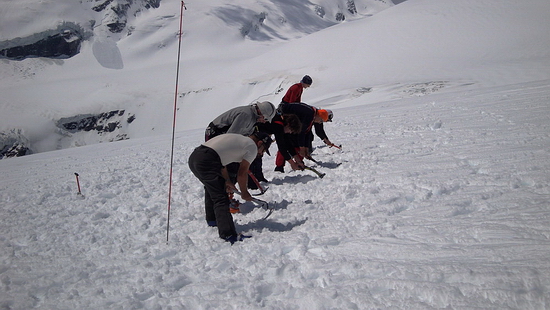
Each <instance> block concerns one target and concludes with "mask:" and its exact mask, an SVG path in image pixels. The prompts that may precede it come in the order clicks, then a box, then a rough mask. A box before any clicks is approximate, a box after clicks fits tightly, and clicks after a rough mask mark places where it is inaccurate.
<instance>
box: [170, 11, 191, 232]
mask: <svg viewBox="0 0 550 310" xmlns="http://www.w3.org/2000/svg"><path fill="white" fill-rule="evenodd" d="M184 9H186V10H187V8H186V7H185V3H184V2H183V1H182V2H181V9H180V10H181V11H180V30H179V33H178V36H179V40H178V63H177V69H176V91H175V94H174V119H173V120H172V148H171V151H170V181H169V182H168V183H169V185H168V222H167V223H166V243H168V238H169V236H170V207H171V203H172V176H173V167H174V140H175V135H176V114H177V110H178V108H177V104H178V84H179V75H180V54H181V37H182V34H183V32H182V28H183V10H184Z"/></svg>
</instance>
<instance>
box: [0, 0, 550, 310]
mask: <svg viewBox="0 0 550 310" xmlns="http://www.w3.org/2000/svg"><path fill="white" fill-rule="evenodd" d="M357 2H358V1H357ZM17 3H23V4H27V5H28V4H29V3H30V2H27V1H21V2H13V1H12V2H9V4H10V5H16V4H17ZM41 3H46V2H44V1H43V2H41ZM48 3H49V4H52V3H53V2H48ZM56 3H57V2H56ZM243 3H244V4H243V5H251V6H252V7H251V8H252V9H251V10H252V11H254V13H257V12H258V11H260V9H258V6H270V5H274V4H275V3H288V4H292V3H294V2H291V1H279V2H275V1H271V2H269V3H271V4H269V3H268V2H263V1H262V2H258V1H246V2H243ZM358 3H359V2H358ZM365 3H366V2H365ZM52 5H53V4H52ZM66 5H67V4H64V5H63V6H62V7H66ZM179 6H180V3H179V2H178V1H166V2H162V5H161V7H160V8H159V9H157V10H152V11H148V12H146V13H143V14H142V15H139V16H138V17H137V18H136V24H135V26H136V27H135V29H134V30H133V31H134V32H133V34H132V35H130V36H126V37H121V38H110V39H109V38H107V37H101V36H96V37H95V38H94V41H93V42H89V43H88V45H86V46H83V49H82V52H81V54H79V56H78V57H75V58H73V59H70V60H45V59H27V60H24V61H21V62H10V61H6V60H1V61H0V72H1V75H0V80H1V82H0V90H1V92H2V99H0V100H1V101H0V120H1V125H0V126H2V127H3V128H11V127H15V126H16V125H18V124H25V126H26V127H25V128H24V130H23V131H24V132H25V133H26V134H28V136H29V137H30V139H31V140H32V143H33V145H34V146H35V147H36V148H37V150H42V151H46V150H52V149H55V148H56V146H57V145H59V142H60V141H59V139H60V137H59V133H58V132H57V129H56V128H54V126H53V125H52V123H53V120H56V119H59V118H61V117H70V116H72V115H75V114H79V113H82V114H86V113H98V112H104V111H106V110H109V109H121V108H124V109H126V110H128V111H131V112H132V113H135V114H136V121H135V122H134V123H132V125H131V126H134V127H132V128H128V130H129V133H130V135H131V136H132V139H130V140H127V141H120V142H115V143H102V144H95V145H87V146H82V147H78V148H68V149H63V150H56V151H51V152H44V153H40V154H34V155H30V156H25V157H21V158H12V159H5V160H1V161H0V174H1V175H2V178H0V218H1V219H2V225H0V307H2V308H5V309H31V308H40V309H170V308H171V309H260V308H266V309H440V308H450V309H472V308H474V309H475V308H481V309H547V308H549V307H550V306H549V305H550V299H549V297H548V296H550V293H549V290H550V259H549V257H550V241H549V240H550V211H549V207H550V173H549V172H550V154H549V152H550V151H549V150H550V130H549V129H550V128H549V126H550V122H549V118H550V107H549V106H548V98H549V97H550V68H549V65H550V57H549V51H550V48H549V47H550V39H549V37H548V36H547V34H546V32H547V29H548V28H549V27H548V26H549V25H548V24H549V23H550V18H548V17H549V16H548V15H550V4H549V3H548V2H547V1H542V0H528V1H522V2H521V3H518V2H517V1H511V0H504V1H502V0H501V1H490V0H483V1H479V0H477V1H473V0H464V1H460V2H459V3H457V2H456V1H450V0H440V1H426V0H408V1H405V2H403V3H401V4H399V5H396V6H391V7H390V8H388V9H385V10H383V11H381V12H379V13H377V14H375V15H374V16H370V17H366V16H368V15H369V14H370V13H369V12H367V11H364V12H363V13H362V14H363V15H362V16H357V18H356V19H353V20H351V19H350V20H348V21H346V22H344V23H340V24H337V25H334V26H331V27H329V28H326V29H324V30H319V31H317V30H318V29H317V30H316V31H312V32H299V31H296V29H290V28H285V27H284V26H281V25H279V26H278V28H277V31H273V32H269V31H268V29H274V25H273V24H272V23H274V21H273V20H270V19H269V15H268V18H267V19H266V21H265V25H266V28H265V29H264V28H260V33H256V35H257V36H258V37H263V36H264V35H268V34H270V35H272V37H270V38H269V39H266V40H259V39H257V40H252V39H251V38H250V37H246V38H243V37H242V36H241V34H240V32H239V31H238V29H239V28H238V27H236V26H231V27H228V24H226V22H225V21H224V20H223V19H221V18H220V16H221V15H219V14H218V15H216V14H215V13H216V12H217V13H219V12H220V11H219V10H220V9H223V10H225V11H224V12H226V13H227V12H234V11H233V10H231V6H227V5H219V3H217V2H216V1H214V0H211V1H206V0H205V1H200V2H199V1H197V2H196V3H188V4H187V8H188V9H187V10H186V11H185V13H184V16H185V19H184V35H183V39H184V40H183V51H182V66H181V70H182V71H181V81H180V82H181V84H180V92H181V94H180V96H179V97H178V98H179V99H178V107H179V111H178V123H177V129H178V130H177V133H176V149H175V155H176V156H175V162H174V183H173V184H174V192H173V197H172V207H171V213H170V226H169V228H170V235H169V237H170V238H169V242H168V243H167V242H166V237H167V234H166V228H167V204H168V197H167V195H168V193H167V192H168V172H169V164H170V163H169V161H170V145H171V141H170V135H169V132H170V131H171V128H172V124H171V119H172V115H171V112H172V109H173V97H174V93H173V91H174V90H173V88H174V79H173V78H174V76H175V64H174V61H175V59H174V58H175V56H174V55H175V53H176V50H175V48H176V45H175V43H176V39H177V36H176V34H177V27H176V25H177V24H178V22H179V20H178V16H177V13H176V12H179ZM3 7H5V6H3ZM17 12H19V11H17ZM37 12H39V11H37ZM52 12H55V10H52ZM14 14H15V13H14ZM73 14H74V15H73ZM78 14H80V13H78ZM78 14H77V13H71V14H70V15H71V16H77V15H78ZM1 16H2V18H0V25H2V27H0V29H1V30H2V31H3V29H8V28H5V27H4V25H6V24H5V19H4V17H6V16H9V15H6V13H5V11H2V15H1ZM29 16H31V17H32V14H31V15H29ZM229 16H230V15H229ZM15 17H17V16H15ZM360 17H365V18H360ZM43 18H44V19H45V18H46V16H44V17H43ZM31 20H32V19H31ZM39 20H42V19H39ZM23 24H24V23H23ZM28 27H36V26H28ZM269 27H271V28H269ZM36 28H37V29H39V28H40V27H36ZM221 29H226V31H227V29H230V30H231V31H230V33H229V34H228V32H224V31H222V30H221ZM23 30H24V29H22V31H23ZM262 31H263V32H262ZM274 34H277V35H278V37H277V36H275V35H274ZM19 35H21V36H22V35H26V34H23V33H22V32H21V33H20V34H19ZM2 36H4V32H2ZM94 46H95V49H94ZM220 46H221V47H220ZM152 51H155V52H154V53H153V52H152ZM118 52H120V54H118ZM117 55H120V57H118V56H117ZM114 67H117V68H118V69H114ZM304 74H310V75H311V76H312V77H313V79H314V84H313V85H312V87H311V88H309V89H307V90H306V91H305V93H304V95H303V98H304V101H306V102H308V103H310V104H316V105H319V106H323V107H330V108H332V109H333V110H334V112H335V121H334V122H333V123H330V124H327V126H326V129H327V133H328V135H329V137H330V139H331V140H332V141H333V142H335V143H337V144H342V145H343V147H342V150H338V149H335V148H328V147H325V146H323V145H321V143H320V141H319V140H316V141H315V144H314V145H315V146H316V150H315V151H314V153H313V155H314V157H315V158H316V159H317V160H319V161H320V162H321V164H320V165H315V164H313V163H312V166H313V167H315V168H317V169H319V170H321V171H322V172H325V173H326V174H327V175H326V176H325V177H324V178H322V179H319V178H317V177H316V176H315V175H314V174H312V173H311V172H307V171H303V172H302V171H298V172H288V173H285V174H278V173H275V172H274V171H272V168H273V163H272V161H273V158H268V159H266V160H265V161H264V167H265V173H266V176H267V178H268V179H269V180H271V182H270V184H269V185H270V189H269V191H268V192H267V193H266V194H265V195H263V196H262V197H261V198H262V199H265V200H267V201H269V202H270V204H271V205H272V206H274V207H275V212H274V213H273V215H272V216H271V217H270V218H269V219H268V220H266V221H260V220H259V219H260V218H261V217H262V216H263V214H264V211H263V210H260V209H256V208H253V206H252V205H251V204H246V205H245V208H244V211H245V212H244V213H243V214H238V215H235V216H234V218H235V221H236V224H237V229H238V230H239V231H241V232H244V233H247V234H249V235H252V236H253V237H252V238H250V239H247V240H246V241H244V242H242V243H238V244H235V245H234V246H230V245H229V244H228V243H225V242H223V241H222V240H220V239H219V238H218V237H217V232H216V230H215V229H212V228H209V227H207V226H206V225H205V223H204V214H203V207H202V189H201V186H200V185H199V182H198V181H197V180H196V179H195V178H194V176H193V175H192V174H191V172H190V171H189V169H188V167H187V158H188V156H189V154H190V153H191V151H192V150H193V149H194V147H196V146H198V145H199V144H200V143H201V141H202V138H203V130H204V127H205V124H207V123H208V122H209V121H210V120H211V119H213V118H214V117H215V116H217V115H218V114H220V113H221V112H223V111H224V110H226V109H227V108H229V107H232V106H238V105H243V104H248V103H250V102H253V101H254V100H260V99H261V100H272V101H273V102H278V100H280V97H281V96H282V95H283V93H282V92H283V91H285V90H286V88H287V87H288V86H290V85H291V84H292V83H294V82H296V81H298V80H299V78H300V77H301V76H302V75H304ZM131 126H129V127H131ZM69 138H71V137H69ZM72 138H74V139H75V140H76V137H72ZM63 139H68V138H63ZM74 173H78V174H79V175H80V177H79V178H80V179H79V180H80V185H81V188H82V194H83V196H79V195H77V184H76V180H75V175H74Z"/></svg>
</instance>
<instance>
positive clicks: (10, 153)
mask: <svg viewBox="0 0 550 310" xmlns="http://www.w3.org/2000/svg"><path fill="white" fill-rule="evenodd" d="M29 154H32V151H31V149H30V148H29V142H28V140H27V139H26V138H25V137H24V136H23V135H22V134H21V130H11V131H9V132H6V133H4V132H0V159H4V158H10V157H20V156H24V155H29Z"/></svg>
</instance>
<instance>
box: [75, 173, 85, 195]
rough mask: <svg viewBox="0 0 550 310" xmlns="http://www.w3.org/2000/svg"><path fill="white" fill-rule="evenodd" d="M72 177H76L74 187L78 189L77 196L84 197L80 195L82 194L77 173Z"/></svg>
mask: <svg viewBox="0 0 550 310" xmlns="http://www.w3.org/2000/svg"><path fill="white" fill-rule="evenodd" d="M74 175H75V176H76V186H77V187H78V193H76V194H77V195H78V196H84V195H82V192H81V191H80V181H79V180H78V177H79V175H78V173H76V172H75V173H74Z"/></svg>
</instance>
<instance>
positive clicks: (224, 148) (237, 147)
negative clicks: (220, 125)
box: [202, 133, 258, 166]
mask: <svg viewBox="0 0 550 310" xmlns="http://www.w3.org/2000/svg"><path fill="white" fill-rule="evenodd" d="M202 145H204V146H208V147H209V148H211V149H213V150H214V151H216V153H218V156H220V159H221V162H222V165H224V166H227V165H228V164H230V163H240V162H241V161H242V160H243V159H244V160H246V161H247V162H249V163H252V161H254V159H256V156H257V155H258V147H257V146H256V143H255V142H254V140H252V139H250V138H249V137H246V136H243V135H239V134H236V133H226V134H223V135H219V136H216V137H214V138H212V139H210V140H208V141H206V142H204V143H203V144H202Z"/></svg>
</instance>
